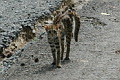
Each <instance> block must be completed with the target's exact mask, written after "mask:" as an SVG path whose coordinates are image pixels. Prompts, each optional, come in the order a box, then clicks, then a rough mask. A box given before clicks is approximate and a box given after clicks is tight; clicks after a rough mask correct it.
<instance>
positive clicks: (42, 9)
mask: <svg viewBox="0 0 120 80" xmlns="http://www.w3.org/2000/svg"><path fill="white" fill-rule="evenodd" d="M61 2H62V0H34V1H33V0H0V53H1V52H2V50H3V48H6V47H8V46H9V44H10V43H11V42H12V41H13V40H15V39H16V38H17V37H18V35H19V33H20V32H21V29H22V26H21V25H24V26H27V25H30V26H31V25H33V23H34V22H35V20H36V19H37V18H45V17H46V16H48V15H50V14H51V12H53V11H54V10H55V9H56V8H58V7H59V5H60V3H61Z"/></svg>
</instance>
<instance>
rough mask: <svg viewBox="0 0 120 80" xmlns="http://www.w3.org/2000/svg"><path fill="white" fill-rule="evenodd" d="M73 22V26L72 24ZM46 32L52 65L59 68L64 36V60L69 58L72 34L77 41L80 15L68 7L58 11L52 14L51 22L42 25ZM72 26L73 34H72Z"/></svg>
mask: <svg viewBox="0 0 120 80" xmlns="http://www.w3.org/2000/svg"><path fill="white" fill-rule="evenodd" d="M73 22H74V23H75V26H73ZM44 28H45V30H46V32H47V38H48V43H49V44H50V47H51V51H52V56H53V63H52V64H53V65H56V67H58V68H61V67H62V66H61V60H63V54H64V40H65V37H66V47H67V50H66V57H65V59H64V60H70V59H69V53H70V43H71V38H72V36H74V39H75V41H76V42H77V41H78V33H79V28H80V17H79V15H78V14H77V13H76V11H75V10H72V9H68V10H66V11H58V12H56V15H55V16H54V20H53V22H52V23H49V24H47V25H45V26H44ZM73 28H75V29H74V35H73V33H72V32H73Z"/></svg>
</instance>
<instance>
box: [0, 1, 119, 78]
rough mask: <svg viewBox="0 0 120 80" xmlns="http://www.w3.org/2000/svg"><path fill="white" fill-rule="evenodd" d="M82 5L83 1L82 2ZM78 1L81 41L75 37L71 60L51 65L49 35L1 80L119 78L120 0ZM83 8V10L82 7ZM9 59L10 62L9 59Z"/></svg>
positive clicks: (33, 45) (28, 48) (28, 47)
mask: <svg viewBox="0 0 120 80" xmlns="http://www.w3.org/2000/svg"><path fill="white" fill-rule="evenodd" d="M81 5H82V4H81ZM81 5H78V4H76V7H75V8H76V9H77V11H78V12H79V13H80V15H81V29H80V33H79V41H78V42H76V43H75V41H74V40H72V44H71V53H70V58H71V61H70V62H66V63H64V62H62V65H63V67H62V68H60V69H56V68H54V67H53V66H51V65H50V64H51V62H52V54H51V51H50V48H49V45H48V43H47V39H46V35H45V34H44V35H43V36H42V37H43V38H42V39H40V38H37V39H36V40H33V41H32V42H30V43H28V44H27V45H26V47H25V48H24V49H23V52H22V54H21V55H20V57H19V58H18V59H17V60H15V62H14V63H15V64H14V65H12V67H11V68H10V69H8V70H7V71H6V72H5V73H3V74H1V75H0V79H1V80H120V76H119V75H120V64H119V62H120V53H119V52H115V51H116V50H119V49H120V40H119V39H120V35H119V34H120V27H119V25H120V15H119V14H120V1H119V0H92V1H90V2H88V3H87V4H84V6H83V7H82V6H81ZM81 8H82V9H81ZM9 62H10V61H9Z"/></svg>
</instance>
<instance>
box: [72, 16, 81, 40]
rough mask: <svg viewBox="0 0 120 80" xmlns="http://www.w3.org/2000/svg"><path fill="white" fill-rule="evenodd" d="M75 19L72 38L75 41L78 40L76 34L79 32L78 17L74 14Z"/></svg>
mask: <svg viewBox="0 0 120 80" xmlns="http://www.w3.org/2000/svg"><path fill="white" fill-rule="evenodd" d="M74 20H75V29H74V39H75V41H76V42H77V41H78V34H79V29H80V24H81V23H80V17H79V16H77V15H75V16H74Z"/></svg>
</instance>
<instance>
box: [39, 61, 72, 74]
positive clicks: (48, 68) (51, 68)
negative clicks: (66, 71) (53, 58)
mask: <svg viewBox="0 0 120 80" xmlns="http://www.w3.org/2000/svg"><path fill="white" fill-rule="evenodd" d="M70 62H71V61H70V60H65V61H64V60H63V61H61V64H62V68H63V67H64V65H65V64H68V63H70ZM56 69H59V68H57V67H56V66H55V65H52V64H46V65H44V66H43V67H41V69H40V70H39V72H40V73H46V72H47V71H54V70H56Z"/></svg>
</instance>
